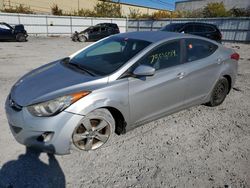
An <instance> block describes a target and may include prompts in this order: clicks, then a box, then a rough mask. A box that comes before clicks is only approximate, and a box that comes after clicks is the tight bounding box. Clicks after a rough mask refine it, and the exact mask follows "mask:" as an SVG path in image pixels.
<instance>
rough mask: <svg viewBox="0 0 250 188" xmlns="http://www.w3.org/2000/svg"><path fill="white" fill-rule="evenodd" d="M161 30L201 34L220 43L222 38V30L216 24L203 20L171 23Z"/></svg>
mask: <svg viewBox="0 0 250 188" xmlns="http://www.w3.org/2000/svg"><path fill="white" fill-rule="evenodd" d="M161 30H162V31H170V32H179V33H189V34H193V35H199V36H202V37H206V38H209V39H212V40H215V41H217V42H220V43H221V38H222V35H221V32H220V30H219V29H218V28H217V26H216V25H213V24H207V23H201V22H187V23H171V24H169V25H166V26H165V27H163V28H162V29H161Z"/></svg>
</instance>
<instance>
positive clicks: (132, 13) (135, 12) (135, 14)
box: [128, 8, 141, 19]
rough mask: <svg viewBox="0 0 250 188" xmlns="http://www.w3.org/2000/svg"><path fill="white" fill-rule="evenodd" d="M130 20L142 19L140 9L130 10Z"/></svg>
mask: <svg viewBox="0 0 250 188" xmlns="http://www.w3.org/2000/svg"><path fill="white" fill-rule="evenodd" d="M128 17H129V18H132V19H137V18H140V17H141V12H140V10H139V9H134V8H129V15H128Z"/></svg>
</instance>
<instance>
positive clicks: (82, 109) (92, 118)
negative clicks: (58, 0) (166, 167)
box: [5, 31, 239, 154]
mask: <svg viewBox="0 0 250 188" xmlns="http://www.w3.org/2000/svg"><path fill="white" fill-rule="evenodd" d="M238 60H239V55H238V54H237V53H235V52H234V51H233V50H231V49H228V48H226V47H224V46H222V45H221V44H219V43H217V42H215V41H212V40H209V39H206V38H203V37H198V36H193V35H185V34H178V33H171V32H163V31H154V32H129V33H122V34H119V35H115V36H110V37H107V38H106V39H105V40H102V41H100V42H97V43H94V44H92V45H91V46H89V47H86V48H85V49H83V50H80V51H78V52H77V53H74V54H73V55H72V56H70V57H66V58H64V59H61V60H58V61H55V62H52V63H50V64H47V65H44V66H42V67H40V68H38V69H36V70H33V71H32V72H30V73H28V74H26V75H25V76H24V77H22V78H21V79H20V80H19V81H17V83H16V84H15V85H14V86H13V87H12V89H11V92H10V95H9V96H8V98H7V100H6V104H5V109H6V114H7V118H8V122H9V124H10V128H11V130H12V133H13V135H14V136H15V138H16V140H17V141H18V142H20V143H22V144H24V145H27V146H35V147H37V148H40V149H43V150H45V151H49V152H55V153H57V154H67V153H69V152H70V149H71V147H75V148H77V149H79V150H84V151H89V150H94V149H97V148H99V147H101V146H102V145H104V144H105V143H107V142H108V141H109V140H110V139H111V138H112V136H113V135H114V132H116V133H117V134H122V133H125V132H126V131H128V130H131V129H133V128H135V127H137V126H139V125H142V124H144V123H146V122H150V121H153V120H155V119H158V118H160V117H163V116H166V115H169V114H172V113H174V112H178V111H180V110H183V109H186V108H188V107H191V106H194V105H199V104H207V105H209V106H217V105H220V104H221V103H222V102H223V101H224V100H225V98H226V96H227V94H228V93H229V91H230V89H231V88H232V87H233V85H234V83H235V80H236V75H237V67H238V63H237V62H238ZM54 80H60V82H54ZM38 83H39V84H38Z"/></svg>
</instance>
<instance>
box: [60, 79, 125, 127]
mask: <svg viewBox="0 0 250 188" xmlns="http://www.w3.org/2000/svg"><path fill="white" fill-rule="evenodd" d="M105 107H113V108H115V109H117V110H119V111H120V112H121V113H122V115H123V117H124V119H125V121H126V122H127V123H128V124H129V123H130V115H129V97H128V82H127V81H117V82H116V83H114V84H110V85H109V86H107V87H105V88H102V89H99V90H95V91H93V92H92V93H90V94H89V95H87V96H86V97H84V98H82V99H80V100H79V101H77V102H76V103H74V104H72V105H71V106H69V107H68V108H67V109H66V110H65V111H67V112H70V113H75V114H80V115H84V116H85V115H87V114H88V113H90V112H92V111H93V110H95V109H98V108H105Z"/></svg>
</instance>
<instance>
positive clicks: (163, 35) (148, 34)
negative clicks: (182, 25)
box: [115, 31, 185, 43]
mask: <svg viewBox="0 0 250 188" xmlns="http://www.w3.org/2000/svg"><path fill="white" fill-rule="evenodd" d="M184 35H185V34H182V33H174V32H167V31H136V32H127V33H121V34H117V35H115V36H116V37H117V36H118V37H123V38H131V39H137V40H144V41H148V42H152V43H155V42H158V41H161V40H164V39H168V38H176V39H178V38H181V37H183V36H184Z"/></svg>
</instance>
